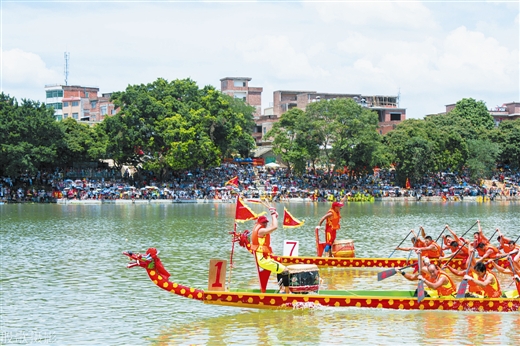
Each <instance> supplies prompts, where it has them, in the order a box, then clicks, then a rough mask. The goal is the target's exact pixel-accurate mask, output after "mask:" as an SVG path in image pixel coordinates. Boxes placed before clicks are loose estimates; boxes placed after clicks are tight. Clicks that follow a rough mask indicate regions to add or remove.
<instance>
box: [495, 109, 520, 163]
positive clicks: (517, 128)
mask: <svg viewBox="0 0 520 346" xmlns="http://www.w3.org/2000/svg"><path fill="white" fill-rule="evenodd" d="M490 140H491V141H492V142H493V143H497V144H498V145H499V149H500V156H499V161H500V162H501V163H503V164H504V165H507V166H509V168H511V169H519V168H520V119H516V120H512V121H502V122H501V123H500V125H499V126H498V128H497V129H495V130H494V131H492V132H491V133H490Z"/></svg>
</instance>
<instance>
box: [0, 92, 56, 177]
mask: <svg viewBox="0 0 520 346" xmlns="http://www.w3.org/2000/svg"><path fill="white" fill-rule="evenodd" d="M61 146H63V129H62V128H61V126H60V124H59V123H57V122H56V119H55V118H54V110H53V109H52V108H47V107H46V106H45V104H43V103H39V102H35V101H30V100H25V99H22V102H21V104H19V103H18V102H17V101H16V99H15V98H12V97H9V96H8V95H5V94H4V93H1V94H0V175H8V176H14V177H17V176H19V175H20V174H22V173H27V174H31V175H34V174H36V173H37V172H38V171H39V170H42V169H43V168H46V167H49V168H51V167H55V162H56V160H57V159H58V155H57V149H58V148H59V147H61Z"/></svg>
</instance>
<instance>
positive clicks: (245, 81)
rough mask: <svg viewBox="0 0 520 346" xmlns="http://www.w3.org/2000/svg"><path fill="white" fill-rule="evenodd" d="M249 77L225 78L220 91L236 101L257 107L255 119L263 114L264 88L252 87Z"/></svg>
mask: <svg viewBox="0 0 520 346" xmlns="http://www.w3.org/2000/svg"><path fill="white" fill-rule="evenodd" d="M250 80H251V78H249V77H225V78H222V79H221V80H220V91H221V92H223V93H224V94H227V95H229V96H231V97H234V98H236V99H241V100H243V101H244V102H245V103H247V104H249V105H250V106H253V107H255V113H254V118H255V120H257V119H259V118H260V115H261V114H262V91H263V90H264V88H260V87H250V86H249V81H250Z"/></svg>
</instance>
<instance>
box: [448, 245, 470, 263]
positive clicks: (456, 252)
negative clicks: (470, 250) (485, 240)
mask: <svg viewBox="0 0 520 346" xmlns="http://www.w3.org/2000/svg"><path fill="white" fill-rule="evenodd" d="M467 243H468V242H465V243H464V244H462V245H461V246H459V248H458V249H457V251H455V253H454V254H453V255H451V257H450V259H449V260H448V262H446V263H445V264H443V265H442V266H443V267H444V268H446V267H447V266H448V264H450V262H451V260H452V259H454V258H455V256H457V254H458V253H459V252H460V250H462V248H463V247H464V246H465V245H466V244H467Z"/></svg>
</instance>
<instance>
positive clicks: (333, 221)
mask: <svg viewBox="0 0 520 346" xmlns="http://www.w3.org/2000/svg"><path fill="white" fill-rule="evenodd" d="M328 212H329V213H332V215H331V216H330V217H329V218H327V223H326V224H325V237H326V243H327V245H330V246H332V244H334V241H335V240H336V231H337V230H338V229H340V227H341V226H340V224H339V222H340V220H341V215H340V213H339V211H336V210H334V208H330V209H329V211H328Z"/></svg>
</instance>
